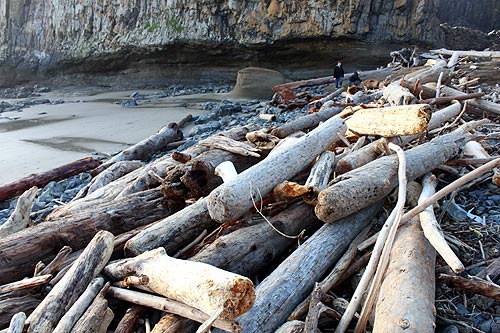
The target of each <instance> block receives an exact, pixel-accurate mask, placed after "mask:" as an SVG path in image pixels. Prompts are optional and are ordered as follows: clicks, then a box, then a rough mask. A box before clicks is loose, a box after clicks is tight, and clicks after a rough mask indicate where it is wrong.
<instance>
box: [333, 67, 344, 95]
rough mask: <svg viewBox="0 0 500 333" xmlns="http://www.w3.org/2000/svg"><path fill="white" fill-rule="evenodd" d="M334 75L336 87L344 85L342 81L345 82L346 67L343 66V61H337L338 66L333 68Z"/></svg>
mask: <svg viewBox="0 0 500 333" xmlns="http://www.w3.org/2000/svg"><path fill="white" fill-rule="evenodd" d="M333 77H334V78H335V87H336V88H340V87H342V83H343V82H344V67H342V63H341V62H340V60H339V61H338V62H337V66H335V69H334V70H333Z"/></svg>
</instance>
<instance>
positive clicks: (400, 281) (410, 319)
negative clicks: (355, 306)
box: [373, 186, 436, 333]
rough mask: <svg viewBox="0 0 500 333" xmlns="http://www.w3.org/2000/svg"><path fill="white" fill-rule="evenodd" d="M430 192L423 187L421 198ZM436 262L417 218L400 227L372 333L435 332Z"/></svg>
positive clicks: (377, 304) (381, 290)
mask: <svg viewBox="0 0 500 333" xmlns="http://www.w3.org/2000/svg"><path fill="white" fill-rule="evenodd" d="M424 187H425V186H424ZM430 195H431V194H430V193H428V192H427V191H426V190H425V191H422V195H421V198H427V197H429V196H430ZM435 261H436V252H435V251H434V249H433V248H432V247H431V245H430V244H429V243H428V241H427V240H426V239H425V237H424V234H423V231H422V229H421V228H420V221H419V218H418V217H416V218H414V219H413V220H411V221H410V222H409V223H408V224H407V225H405V226H404V227H402V228H400V229H399V231H398V233H397V235H396V238H395V240H394V245H393V247H392V250H391V260H390V262H389V265H388V267H387V271H386V272H385V276H384V280H383V282H382V285H381V286H380V293H379V296H378V301H377V303H376V307H375V322H374V328H373V332H380V333H385V332H434V329H435V323H434V321H435V314H434V311H433V309H434V293H435V283H434V265H435Z"/></svg>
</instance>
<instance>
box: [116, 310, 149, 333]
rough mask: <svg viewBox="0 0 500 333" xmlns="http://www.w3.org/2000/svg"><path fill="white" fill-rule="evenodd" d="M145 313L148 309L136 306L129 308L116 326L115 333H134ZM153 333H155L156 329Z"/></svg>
mask: <svg viewBox="0 0 500 333" xmlns="http://www.w3.org/2000/svg"><path fill="white" fill-rule="evenodd" d="M145 311H146V308H145V307H143V306H140V305H134V306H133V307H131V308H128V309H127V311H126V312H125V315H124V316H123V317H122V319H121V320H120V322H119V323H118V325H117V326H116V328H115V332H114V333H134V332H135V326H136V325H137V322H138V321H139V319H141V317H142V315H143V313H144V312H145ZM152 332H154V329H153V331H152Z"/></svg>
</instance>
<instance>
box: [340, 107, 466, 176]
mask: <svg viewBox="0 0 500 333" xmlns="http://www.w3.org/2000/svg"><path fill="white" fill-rule="evenodd" d="M460 110H461V108H460V103H458V102H455V103H453V104H452V105H450V106H448V107H446V108H444V109H441V110H439V111H436V112H434V113H433V114H432V115H431V120H430V121H429V123H428V125H427V127H428V129H429V130H433V129H436V128H438V127H440V126H441V125H442V124H443V123H445V122H446V121H447V120H449V119H452V118H454V117H456V116H457V115H458V114H460ZM416 137H417V136H416V135H409V136H405V137H402V138H401V143H402V144H406V143H409V142H410V141H412V140H413V139H415V138H416ZM381 152H382V148H381V140H377V141H374V142H372V143H370V144H368V145H366V146H364V147H362V148H361V149H359V150H356V151H354V152H352V153H349V154H347V155H346V156H345V157H343V158H341V159H340V160H339V161H338V163H337V167H336V169H335V171H337V173H339V174H343V173H346V172H348V171H351V170H354V169H356V168H359V167H361V166H363V165H365V164H367V163H369V162H371V161H373V160H375V159H376V158H377V157H378V155H379V154H380V153H381Z"/></svg>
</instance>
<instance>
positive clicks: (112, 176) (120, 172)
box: [72, 161, 144, 201]
mask: <svg viewBox="0 0 500 333" xmlns="http://www.w3.org/2000/svg"><path fill="white" fill-rule="evenodd" d="M142 166H144V163H142V162H141V161H118V162H116V163H114V164H113V165H111V166H110V167H109V168H107V169H106V170H104V171H103V172H101V173H99V174H98V175H97V176H96V177H95V178H94V179H92V181H91V182H90V183H89V184H88V185H87V186H85V187H84V188H82V189H81V190H80V191H79V192H78V193H77V194H76V196H75V197H74V198H73V199H72V201H74V200H77V199H80V198H83V197H84V196H86V195H88V194H90V193H92V192H95V191H96V190H98V189H100V188H101V187H104V186H106V185H108V184H109V183H111V182H112V181H114V180H116V179H118V178H120V177H122V176H124V175H126V174H128V173H130V172H132V171H134V170H136V169H138V168H140V167H142Z"/></svg>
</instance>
